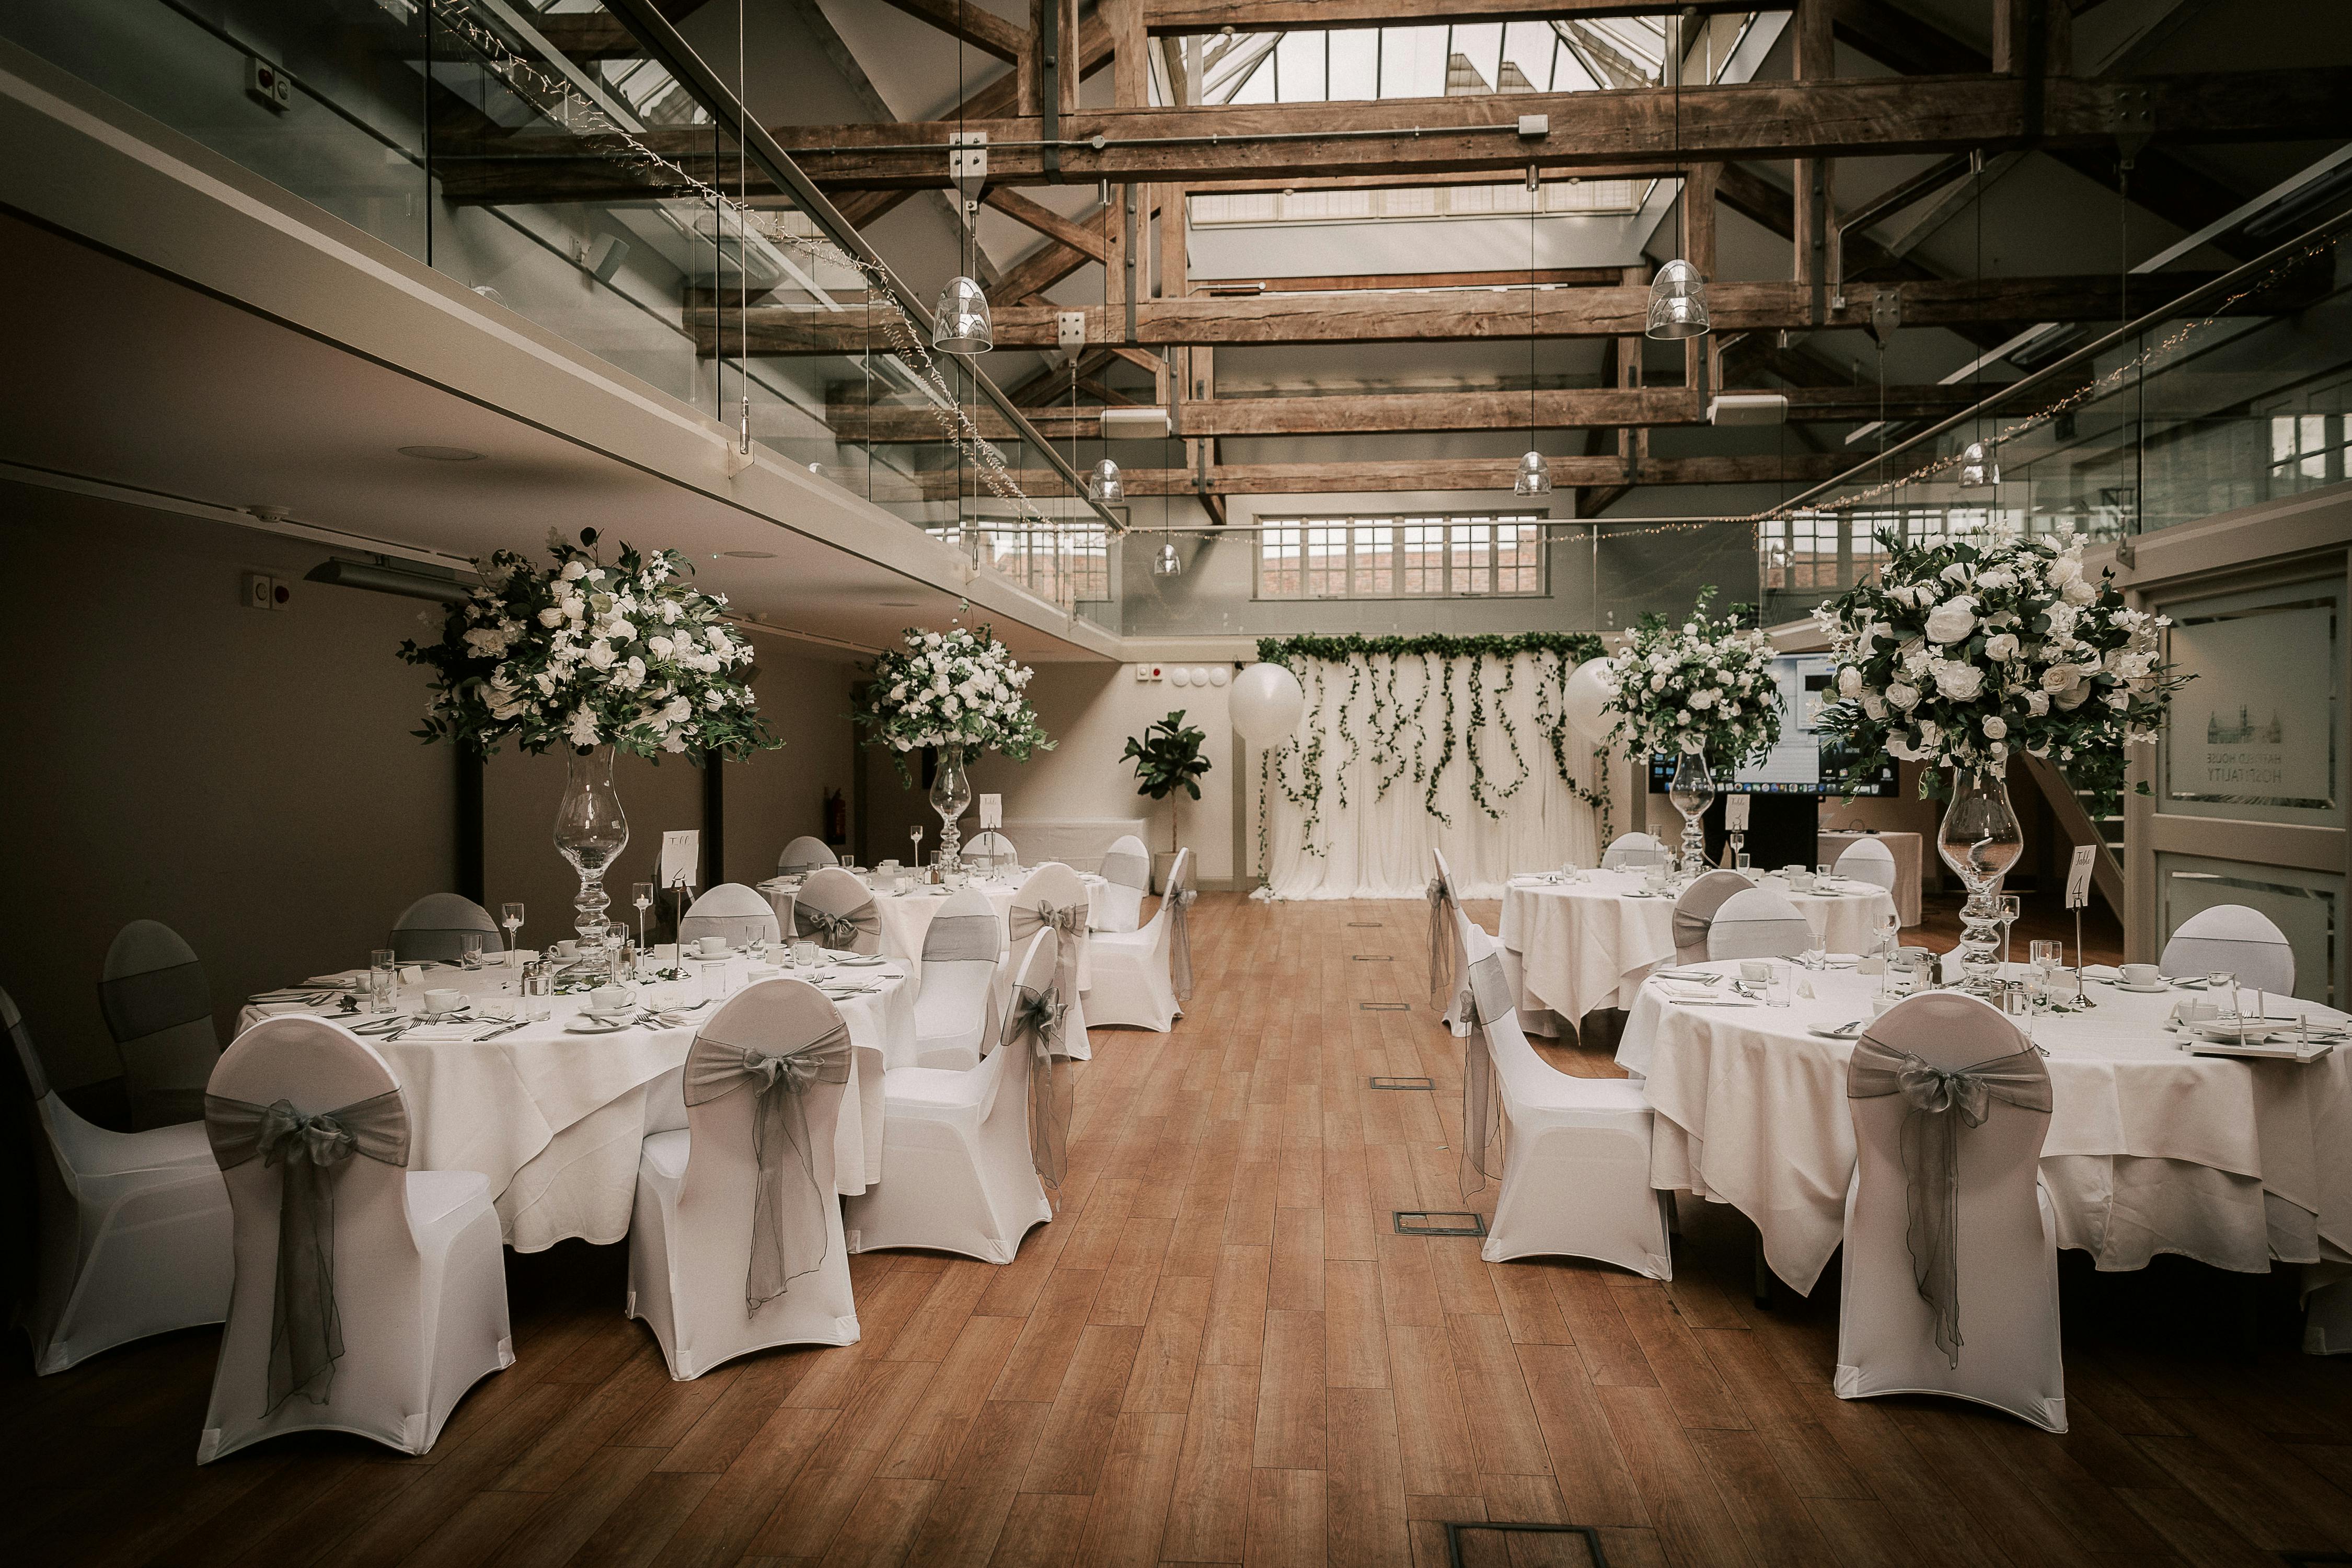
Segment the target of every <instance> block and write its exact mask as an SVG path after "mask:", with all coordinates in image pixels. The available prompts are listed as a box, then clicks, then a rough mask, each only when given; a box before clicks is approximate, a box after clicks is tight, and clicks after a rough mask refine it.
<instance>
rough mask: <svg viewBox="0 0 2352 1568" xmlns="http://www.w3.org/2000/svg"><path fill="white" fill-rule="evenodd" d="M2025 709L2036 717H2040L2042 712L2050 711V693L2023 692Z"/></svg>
mask: <svg viewBox="0 0 2352 1568" xmlns="http://www.w3.org/2000/svg"><path fill="white" fill-rule="evenodd" d="M2025 710H2026V711H2027V712H2028V713H2031V714H2032V715H2033V716H2034V717H2035V718H2036V719H2039V718H2041V717H2042V715H2043V714H2045V713H2047V712H2049V711H2050V694H2049V693H2048V692H2046V691H2029V692H2027V693H2026V694H2025Z"/></svg>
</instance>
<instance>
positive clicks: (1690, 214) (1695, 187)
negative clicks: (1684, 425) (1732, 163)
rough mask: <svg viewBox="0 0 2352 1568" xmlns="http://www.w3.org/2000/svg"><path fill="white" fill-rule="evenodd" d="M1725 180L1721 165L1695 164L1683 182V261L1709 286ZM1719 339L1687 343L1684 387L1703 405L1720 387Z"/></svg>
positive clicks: (1688, 340)
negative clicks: (1719, 192) (1720, 185)
mask: <svg viewBox="0 0 2352 1568" xmlns="http://www.w3.org/2000/svg"><path fill="white" fill-rule="evenodd" d="M1722 177H1723V165H1722V164H1720V163H1694V164H1692V165H1691V167H1690V170H1689V173H1688V174H1685V176H1684V180H1683V245H1684V251H1683V259H1684V260H1685V261H1687V262H1689V263H1690V264H1691V267H1692V268H1693V269H1694V270H1695V271H1696V272H1697V273H1698V275H1699V278H1700V280H1701V281H1703V282H1706V283H1709V284H1712V283H1713V282H1714V281H1715V186H1716V182H1717V181H1718V180H1719V179H1721V178H1722ZM1716 340H1717V334H1716V333H1714V332H1709V333H1707V334H1706V336H1705V337H1703V338H1685V339H1684V340H1683V384H1684V385H1685V386H1686V387H1688V388H1690V389H1691V390H1692V391H1693V392H1695V393H1696V394H1697V395H1698V397H1699V400H1700V403H1701V404H1702V405H1704V404H1705V402H1706V395H1707V393H1708V390H1709V389H1710V388H1711V387H1713V386H1714V385H1715V384H1716V380H1715V377H1714V376H1713V374H1711V373H1712V372H1713V370H1714V368H1715V348H1714V345H1715V342H1716Z"/></svg>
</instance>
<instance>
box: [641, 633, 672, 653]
mask: <svg viewBox="0 0 2352 1568" xmlns="http://www.w3.org/2000/svg"><path fill="white" fill-rule="evenodd" d="M675 647H677V644H676V643H674V642H672V641H670V640H669V638H667V637H658V636H656V637H647V638H646V652H647V653H649V654H651V655H653V656H654V657H655V658H668V657H669V656H670V652H671V650H672V649H674V648H675Z"/></svg>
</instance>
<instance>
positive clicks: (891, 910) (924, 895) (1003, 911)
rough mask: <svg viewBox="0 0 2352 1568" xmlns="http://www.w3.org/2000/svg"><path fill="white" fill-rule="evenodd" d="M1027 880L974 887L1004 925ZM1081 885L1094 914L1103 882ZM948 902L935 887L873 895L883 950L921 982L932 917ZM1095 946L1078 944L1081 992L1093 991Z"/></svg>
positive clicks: (986, 882)
mask: <svg viewBox="0 0 2352 1568" xmlns="http://www.w3.org/2000/svg"><path fill="white" fill-rule="evenodd" d="M1025 880H1027V873H1025V872H1024V873H1023V874H1021V875H1020V876H1015V877H996V878H991V879H987V880H984V881H980V882H975V883H973V884H972V886H974V887H976V888H978V889H980V890H981V891H982V893H984V894H986V895H987V896H988V905H989V908H991V909H992V910H995V911H996V919H997V921H998V922H999V923H1000V924H1002V923H1003V921H1004V919H1005V917H1006V916H1007V915H1008V914H1009V913H1010V912H1011V911H1012V909H1013V894H1015V893H1017V892H1019V891H1020V890H1021V884H1022V883H1023V882H1024V881H1025ZM1078 882H1079V885H1080V886H1081V887H1083V888H1084V889H1086V894H1087V910H1088V912H1089V914H1091V913H1092V911H1093V909H1094V897H1095V889H1097V888H1099V887H1101V886H1102V885H1103V879H1101V878H1100V877H1092V876H1081V877H1080V878H1079V879H1078ZM947 901H948V895H947V894H945V893H942V892H940V891H939V890H938V889H932V888H918V889H914V890H913V891H911V892H906V893H877V894H876V895H875V896H874V907H875V909H876V910H878V911H879V912H880V913H881V916H882V951H883V952H887V953H888V954H889V955H890V956H891V957H893V958H898V959H904V960H905V961H906V963H907V966H908V972H909V973H912V974H914V975H915V976H916V978H917V979H920V978H921V976H922V973H923V933H924V932H925V931H929V930H930V929H931V918H932V917H933V916H935V915H937V914H938V913H939V912H940V905H941V904H944V903H946V902H947ZM1011 945H1012V937H1011V934H1010V928H1007V935H1006V937H1005V947H1006V949H1007V950H1008V951H1009V950H1010V948H1011ZM1092 945H1093V944H1092V943H1091V942H1086V941H1083V940H1081V941H1080V942H1079V943H1078V989H1079V990H1081V991H1085V990H1087V989H1089V988H1091V987H1092V985H1093V984H1094V973H1093V970H1092V967H1091V966H1090V965H1089V964H1088V963H1087V949H1088V948H1090V947H1091V946H1092Z"/></svg>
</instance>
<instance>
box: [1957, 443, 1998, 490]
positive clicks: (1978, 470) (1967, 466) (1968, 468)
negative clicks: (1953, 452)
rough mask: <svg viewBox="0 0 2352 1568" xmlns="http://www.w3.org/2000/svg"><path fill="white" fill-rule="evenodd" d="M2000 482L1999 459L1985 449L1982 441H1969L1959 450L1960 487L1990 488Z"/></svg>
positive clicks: (1966, 488) (1972, 488)
mask: <svg viewBox="0 0 2352 1568" xmlns="http://www.w3.org/2000/svg"><path fill="white" fill-rule="evenodd" d="M1998 484H2000V459H1999V458H1995V457H1993V456H1992V455H1991V454H1990V453H1989V452H1987V451H1986V450H1985V444H1984V443H1983V442H1982V441H1971V442H1969V444H1968V445H1967V446H1966V447H1963V448H1961V451H1960V489H1964V490H1982V489H1991V488H1992V487H1994V486H1995V485H1998Z"/></svg>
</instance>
